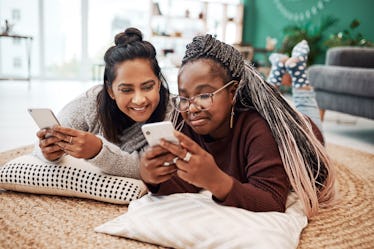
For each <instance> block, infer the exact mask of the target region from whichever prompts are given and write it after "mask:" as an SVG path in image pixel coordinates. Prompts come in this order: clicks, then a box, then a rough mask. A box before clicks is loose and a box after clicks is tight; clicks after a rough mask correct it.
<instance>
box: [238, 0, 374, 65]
mask: <svg viewBox="0 0 374 249" xmlns="http://www.w3.org/2000/svg"><path fill="white" fill-rule="evenodd" d="M276 2H279V3H281V4H282V6H284V7H286V9H287V11H292V13H305V11H306V10H310V9H311V8H312V7H315V6H317V5H318V2H323V8H320V9H318V11H317V13H316V14H314V15H311V17H310V19H306V18H304V22H305V20H312V22H313V24H318V23H319V22H320V20H321V17H326V16H329V15H331V16H333V17H336V18H338V19H339V22H338V23H337V24H336V25H335V26H334V27H331V28H330V29H329V30H328V32H329V33H336V32H338V31H342V30H343V29H346V28H347V27H348V26H349V24H350V23H351V21H352V20H353V19H354V18H357V19H358V20H359V21H360V22H361V25H360V26H359V27H358V28H357V31H359V32H361V33H362V34H363V35H364V36H365V37H366V38H367V39H369V40H370V41H373V42H374V1H373V0H355V1H353V0H243V3H244V5H245V10H244V25H243V27H244V30H243V43H244V44H250V45H252V46H254V47H258V48H264V47H265V41H266V37H267V36H271V37H275V38H277V39H278V43H277V48H279V47H280V45H281V43H282V39H283V32H282V30H283V27H285V26H287V25H289V24H297V23H300V21H299V22H297V21H294V20H289V19H287V18H286V17H285V15H283V14H282V12H281V11H280V10H279V8H278V7H277V5H276ZM256 58H258V59H257V60H259V61H261V60H263V59H262V58H264V56H262V57H261V58H260V57H255V59H256ZM323 60H324V56H322V57H321V58H319V59H318V60H317V63H323Z"/></svg>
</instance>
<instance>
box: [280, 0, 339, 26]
mask: <svg viewBox="0 0 374 249" xmlns="http://www.w3.org/2000/svg"><path fill="white" fill-rule="evenodd" d="M273 1H274V4H275V6H276V7H277V9H278V10H279V11H280V12H281V13H282V15H283V16H284V17H286V18H287V19H289V20H291V21H304V20H305V19H310V18H311V17H312V16H314V15H317V14H318V13H319V12H320V11H322V10H323V9H324V8H325V6H326V4H327V3H329V2H331V1H332V0H318V1H316V3H314V4H313V6H311V7H310V8H308V9H306V10H304V11H293V10H290V9H289V8H287V7H286V6H285V4H284V0H273Z"/></svg>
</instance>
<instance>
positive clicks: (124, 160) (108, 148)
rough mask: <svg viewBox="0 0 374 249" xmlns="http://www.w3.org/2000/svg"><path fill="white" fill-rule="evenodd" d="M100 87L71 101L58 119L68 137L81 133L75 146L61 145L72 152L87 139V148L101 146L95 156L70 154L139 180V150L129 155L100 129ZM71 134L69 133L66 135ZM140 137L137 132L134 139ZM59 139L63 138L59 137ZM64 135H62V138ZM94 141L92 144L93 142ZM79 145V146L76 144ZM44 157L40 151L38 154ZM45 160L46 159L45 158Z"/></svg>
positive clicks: (76, 139)
mask: <svg viewBox="0 0 374 249" xmlns="http://www.w3.org/2000/svg"><path fill="white" fill-rule="evenodd" d="M100 89H101V88H99V87H94V88H91V89H90V90H88V91H87V92H86V93H84V94H82V95H81V96H79V97H78V98H76V99H74V100H72V101H71V102H69V103H68V104H67V105H66V106H65V107H64V108H63V109H62V110H61V112H60V113H59V115H58V119H59V121H60V123H61V127H58V130H60V131H63V132H64V133H65V134H68V135H72V136H74V135H73V134H79V136H77V137H74V142H73V144H72V145H70V144H67V143H66V142H67V141H68V140H66V139H65V142H59V144H60V145H61V146H63V147H64V148H65V149H67V150H69V149H70V148H69V147H73V146H78V145H79V143H82V144H83V143H85V140H87V139H88V138H82V137H85V136H86V137H89V139H90V140H87V142H88V143H87V144H88V145H87V146H86V147H87V148H88V149H92V144H93V143H94V142H99V143H100V145H99V146H100V148H99V149H98V151H97V152H95V153H94V155H93V156H89V157H87V158H86V157H83V156H80V155H78V154H73V152H72V151H69V152H68V153H71V155H72V156H75V157H78V158H85V159H86V160H87V161H88V162H90V163H92V164H93V165H95V166H97V167H98V168H100V169H101V170H102V171H103V172H105V173H107V174H113V175H120V176H126V177H132V178H139V153H138V152H137V151H132V152H126V151H124V150H121V148H120V147H119V146H117V145H115V144H113V143H111V142H109V141H107V140H106V139H105V138H104V137H102V136H101V135H100V126H99V122H98V117H97V112H96V97H97V93H98V91H100ZM67 132H69V133H67ZM138 135H141V131H140V130H139V132H137V133H135V134H134V136H138ZM59 136H60V135H59ZM63 136H65V135H61V138H62V137H63ZM90 141H91V142H90ZM77 144H78V145H77ZM38 151H39V154H38V156H39V157H40V156H42V157H43V155H42V153H41V152H40V149H38V150H36V151H35V152H36V153H38ZM42 159H44V160H45V158H44V157H43V158H42Z"/></svg>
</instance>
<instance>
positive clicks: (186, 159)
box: [183, 151, 192, 162]
mask: <svg viewBox="0 0 374 249" xmlns="http://www.w3.org/2000/svg"><path fill="white" fill-rule="evenodd" d="M191 156H192V155H191V153H190V152H189V151H187V153H186V155H185V156H184V158H183V161H185V162H189V161H190V159H191Z"/></svg>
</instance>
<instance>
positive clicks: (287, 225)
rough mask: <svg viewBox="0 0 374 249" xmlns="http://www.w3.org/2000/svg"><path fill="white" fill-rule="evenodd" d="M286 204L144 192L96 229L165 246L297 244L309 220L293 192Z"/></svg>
mask: <svg viewBox="0 0 374 249" xmlns="http://www.w3.org/2000/svg"><path fill="white" fill-rule="evenodd" d="M287 203H288V204H287V211H286V213H278V212H257V213H256V212H250V211H247V210H244V209H241V208H235V207H226V206H221V205H219V204H217V203H215V202H214V201H213V200H212V198H211V195H206V194H201V193H199V194H188V193H183V194H173V195H169V196H154V195H152V194H148V195H146V196H143V197H142V198H140V199H138V200H135V201H133V202H131V203H130V205H129V208H128V212H127V213H125V214H123V215H121V216H119V217H117V218H116V219H114V220H111V221H108V222H107V223H105V224H103V225H100V226H98V227H96V228H95V231H96V232H101V233H107V234H111V235H116V236H122V237H126V238H131V239H135V240H140V241H143V242H149V243H152V244H157V245H162V246H165V247H168V248H169V247H171V248H222V249H223V248H224V249H228V248H254V249H259V248H260V249H261V248H263V249H268V248H284V249H286V248H296V247H297V245H298V243H299V237H300V234H301V231H302V230H303V228H304V227H305V226H306V225H307V223H308V222H307V218H306V216H305V215H304V213H303V209H302V207H301V203H300V202H299V201H298V200H297V198H296V196H295V195H294V194H290V196H289V197H288V201H287Z"/></svg>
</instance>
